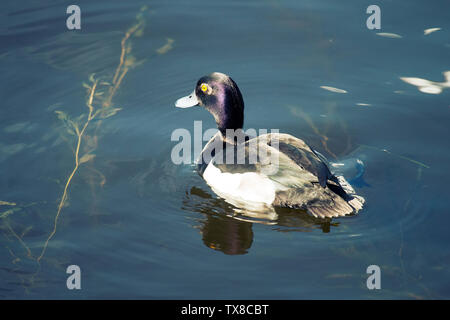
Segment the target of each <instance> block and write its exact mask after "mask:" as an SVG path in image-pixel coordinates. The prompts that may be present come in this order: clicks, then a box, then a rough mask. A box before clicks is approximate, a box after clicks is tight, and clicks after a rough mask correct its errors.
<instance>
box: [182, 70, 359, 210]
mask: <svg viewBox="0 0 450 320" xmlns="http://www.w3.org/2000/svg"><path fill="white" fill-rule="evenodd" d="M195 106H197V107H201V108H204V109H206V110H207V111H208V112H209V113H211V114H212V116H213V117H214V119H215V122H216V124H217V129H218V130H217V132H216V133H215V134H214V135H213V136H212V137H211V139H210V140H209V141H208V143H206V145H205V147H204V148H203V150H202V152H201V154H200V155H199V157H198V159H197V160H196V166H197V168H196V169H197V172H198V174H199V175H200V176H201V177H202V178H203V179H204V180H205V182H206V183H207V184H208V185H209V186H210V187H211V189H212V190H213V191H214V192H215V193H216V194H217V195H218V196H219V197H221V198H223V199H224V200H225V201H227V202H229V203H231V204H233V205H234V206H238V207H243V208H251V210H263V209H264V208H277V207H282V208H290V209H299V210H302V211H306V212H307V213H308V214H310V215H312V216H313V217H316V218H322V219H323V218H336V217H342V216H347V215H354V214H356V213H357V212H358V211H360V210H361V209H362V208H363V204H364V202H365V199H364V198H363V197H361V196H358V195H356V193H355V190H354V189H353V187H352V186H351V185H350V184H349V183H348V182H347V181H346V180H345V178H344V177H343V176H340V175H337V174H333V173H332V172H331V171H330V169H329V163H328V161H327V159H326V158H325V157H324V156H323V155H322V154H320V153H319V152H318V151H315V150H314V149H313V148H311V147H310V146H309V145H308V144H307V143H305V142H304V141H303V140H301V139H299V138H296V137H294V136H292V135H290V134H287V133H279V132H272V131H271V132H270V133H264V134H260V135H256V136H255V134H253V132H252V134H250V133H248V132H246V131H244V129H243V127H244V100H243V97H242V94H241V91H240V90H239V88H238V86H237V84H236V82H235V81H234V80H233V79H232V78H231V77H229V76H228V75H226V74H224V73H220V72H213V73H211V74H209V75H206V76H203V77H201V78H200V79H199V80H198V81H197V84H196V86H195V88H194V90H193V91H192V93H190V94H189V95H187V96H185V97H182V98H180V99H178V100H176V102H175V107H177V108H190V107H195ZM247 131H249V130H247Z"/></svg>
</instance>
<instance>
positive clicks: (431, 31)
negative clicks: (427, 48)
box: [423, 28, 441, 36]
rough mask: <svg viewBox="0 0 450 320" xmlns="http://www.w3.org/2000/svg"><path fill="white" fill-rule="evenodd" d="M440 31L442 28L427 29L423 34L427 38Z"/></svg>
mask: <svg viewBox="0 0 450 320" xmlns="http://www.w3.org/2000/svg"><path fill="white" fill-rule="evenodd" d="M439 30H441V28H429V29H425V30H424V31H423V34H424V35H426V36H427V35H429V34H430V33H433V32H436V31H439Z"/></svg>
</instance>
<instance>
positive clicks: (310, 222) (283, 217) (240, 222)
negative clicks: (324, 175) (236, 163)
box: [182, 187, 339, 255]
mask: <svg viewBox="0 0 450 320" xmlns="http://www.w3.org/2000/svg"><path fill="white" fill-rule="evenodd" d="M182 209H183V210H188V211H195V212H198V213H201V214H202V215H203V218H200V219H198V220H197V221H198V224H197V225H196V226H195V228H198V229H199V230H200V233H201V234H202V240H203V243H204V244H205V245H206V246H207V247H208V248H211V249H214V250H218V251H222V252H223V253H225V254H230V255H235V254H246V253H248V252H249V250H250V248H251V246H252V243H253V224H254V223H259V224H264V225H268V226H272V228H274V230H276V231H280V232H292V231H299V232H311V231H313V230H315V229H321V230H322V232H323V233H328V232H330V231H331V227H338V226H339V223H338V222H332V221H331V219H319V218H314V217H312V216H310V215H309V214H307V213H306V211H301V210H293V209H286V208H276V209H274V210H273V212H264V213H261V212H250V211H244V210H242V209H238V208H236V207H234V206H233V205H231V204H229V203H227V202H226V201H225V200H223V199H221V198H218V197H215V196H212V195H211V194H209V193H208V192H206V191H204V190H202V189H201V188H198V187H192V188H191V189H190V190H188V191H186V195H185V198H184V199H183V206H182Z"/></svg>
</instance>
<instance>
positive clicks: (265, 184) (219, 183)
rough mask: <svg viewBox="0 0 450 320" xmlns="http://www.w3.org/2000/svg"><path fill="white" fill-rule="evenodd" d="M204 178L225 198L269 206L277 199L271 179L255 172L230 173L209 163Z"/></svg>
mask: <svg viewBox="0 0 450 320" xmlns="http://www.w3.org/2000/svg"><path fill="white" fill-rule="evenodd" d="M203 178H204V179H205V181H206V183H208V184H209V185H210V186H211V188H213V190H214V191H215V192H216V193H217V194H218V195H219V196H222V197H223V198H227V197H232V198H235V199H239V200H244V201H252V202H262V203H266V204H268V205H270V204H272V202H273V200H274V199H275V185H274V183H273V181H272V180H270V179H269V178H267V177H265V176H263V175H260V174H257V173H255V172H245V173H228V172H221V171H220V169H219V168H217V167H215V166H214V165H213V164H212V163H209V164H208V166H207V167H206V170H205V172H204V173H203Z"/></svg>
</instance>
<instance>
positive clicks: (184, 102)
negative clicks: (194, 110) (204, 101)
mask: <svg viewBox="0 0 450 320" xmlns="http://www.w3.org/2000/svg"><path fill="white" fill-rule="evenodd" d="M196 105H198V99H197V96H196V95H195V91H194V92H192V93H191V94H190V95H188V96H186V97H183V98H180V99H178V100H177V101H176V102H175V107H177V108H190V107H193V106H196Z"/></svg>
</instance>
